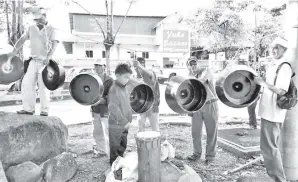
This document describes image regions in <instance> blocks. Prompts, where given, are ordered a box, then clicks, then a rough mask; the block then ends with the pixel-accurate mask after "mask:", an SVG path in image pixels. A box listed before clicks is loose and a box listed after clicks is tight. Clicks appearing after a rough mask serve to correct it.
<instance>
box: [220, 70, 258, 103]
mask: <svg viewBox="0 0 298 182" xmlns="http://www.w3.org/2000/svg"><path fill="white" fill-rule="evenodd" d="M256 75H257V73H256V72H255V71H254V70H253V69H252V68H250V67H248V66H246V65H236V66H233V67H230V68H228V69H226V70H224V71H223V72H222V73H221V75H220V76H219V78H218V79H217V80H216V87H215V88H216V94H217V96H218V98H219V99H220V100H221V102H223V103H224V104H225V105H227V106H230V107H233V108H243V107H247V106H249V105H250V104H252V103H253V102H255V101H256V100H257V98H258V96H259V93H260V91H261V86H260V85H257V84H256V83H255V82H254V81H253V79H254V77H255V76H256Z"/></svg>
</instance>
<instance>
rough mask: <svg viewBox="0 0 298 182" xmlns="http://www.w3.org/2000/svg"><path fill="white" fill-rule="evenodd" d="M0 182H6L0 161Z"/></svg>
mask: <svg viewBox="0 0 298 182" xmlns="http://www.w3.org/2000/svg"><path fill="white" fill-rule="evenodd" d="M0 181H1V182H7V178H6V175H5V172H4V169H3V167H2V162H1V161H0Z"/></svg>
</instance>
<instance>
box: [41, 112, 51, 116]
mask: <svg viewBox="0 0 298 182" xmlns="http://www.w3.org/2000/svg"><path fill="white" fill-rule="evenodd" d="M40 115H41V116H48V115H49V114H48V113H47V112H41V113H40Z"/></svg>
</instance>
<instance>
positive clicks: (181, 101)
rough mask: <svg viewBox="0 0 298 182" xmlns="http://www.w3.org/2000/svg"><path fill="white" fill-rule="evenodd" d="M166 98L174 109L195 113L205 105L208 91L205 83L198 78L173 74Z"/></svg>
mask: <svg viewBox="0 0 298 182" xmlns="http://www.w3.org/2000/svg"><path fill="white" fill-rule="evenodd" d="M165 99H166V102H167V104H168V106H169V107H170V108H171V109H172V110H173V111H175V112H177V113H180V114H182V113H193V112H196V111H198V110H200V109H201V108H202V107H203V106H204V104H205V102H206V99H207V91H206V88H205V86H204V85H203V83H202V82H201V81H199V80H198V79H196V78H191V79H186V78H183V77H181V76H173V77H171V78H170V81H169V83H168V85H167V87H166V91H165Z"/></svg>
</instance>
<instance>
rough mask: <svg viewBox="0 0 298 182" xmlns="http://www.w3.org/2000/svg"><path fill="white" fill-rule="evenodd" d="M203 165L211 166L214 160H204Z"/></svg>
mask: <svg viewBox="0 0 298 182" xmlns="http://www.w3.org/2000/svg"><path fill="white" fill-rule="evenodd" d="M205 164H206V165H207V166H209V165H213V164H214V159H206V160H205Z"/></svg>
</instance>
